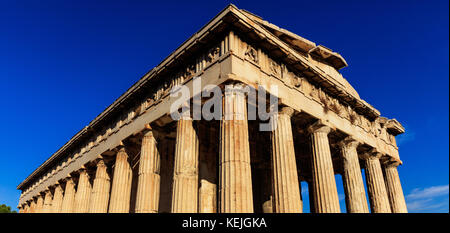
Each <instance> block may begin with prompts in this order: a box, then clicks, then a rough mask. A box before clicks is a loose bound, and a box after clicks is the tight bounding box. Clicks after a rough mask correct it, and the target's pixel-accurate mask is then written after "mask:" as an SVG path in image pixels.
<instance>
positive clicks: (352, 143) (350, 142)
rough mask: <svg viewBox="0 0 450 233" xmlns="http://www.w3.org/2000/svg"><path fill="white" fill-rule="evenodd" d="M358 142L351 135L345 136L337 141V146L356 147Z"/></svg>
mask: <svg viewBox="0 0 450 233" xmlns="http://www.w3.org/2000/svg"><path fill="white" fill-rule="evenodd" d="M359 144H360V142H359V141H358V140H356V139H355V138H354V137H352V136H347V137H346V138H344V139H342V140H341V141H340V142H338V143H337V145H338V146H339V147H341V148H342V147H347V148H355V149H356V147H358V145H359Z"/></svg>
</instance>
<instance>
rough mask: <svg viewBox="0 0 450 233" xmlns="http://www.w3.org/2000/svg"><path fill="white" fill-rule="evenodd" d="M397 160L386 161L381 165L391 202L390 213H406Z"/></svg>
mask: <svg viewBox="0 0 450 233" xmlns="http://www.w3.org/2000/svg"><path fill="white" fill-rule="evenodd" d="M398 165H399V162H388V163H385V164H384V166H383V173H384V179H385V182H386V189H387V193H388V197H389V202H390V204H391V210H392V213H408V209H407V208H406V202H405V196H404V195H403V189H402V184H401V183H400V177H399V175H398V170H397V167H398Z"/></svg>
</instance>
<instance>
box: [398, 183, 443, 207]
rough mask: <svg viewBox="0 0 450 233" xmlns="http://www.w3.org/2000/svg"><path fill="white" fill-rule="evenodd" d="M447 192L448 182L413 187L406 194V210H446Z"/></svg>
mask: <svg viewBox="0 0 450 233" xmlns="http://www.w3.org/2000/svg"><path fill="white" fill-rule="evenodd" d="M448 194H449V186H448V184H447V185H439V186H431V187H427V188H416V189H413V190H412V191H411V193H409V194H408V195H407V196H406V205H407V207H408V211H409V212H416V213H438V212H448V211H449V202H448V200H449V198H448Z"/></svg>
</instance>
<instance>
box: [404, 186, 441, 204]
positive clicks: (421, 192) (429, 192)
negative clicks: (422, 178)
mask: <svg viewBox="0 0 450 233" xmlns="http://www.w3.org/2000/svg"><path fill="white" fill-rule="evenodd" d="M442 195H448V184H447V185H440V186H431V187H428V188H424V189H420V188H416V189H413V190H412V191H411V193H410V194H408V196H406V198H407V199H408V200H415V199H424V198H431V197H438V196H442Z"/></svg>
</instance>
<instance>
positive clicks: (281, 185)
mask: <svg viewBox="0 0 450 233" xmlns="http://www.w3.org/2000/svg"><path fill="white" fill-rule="evenodd" d="M293 113H294V110H293V109H292V108H289V107H283V108H282V109H281V111H279V112H278V114H276V115H275V120H276V127H275V129H274V131H273V132H272V172H273V174H272V179H273V196H274V200H273V209H274V212H275V213H301V212H302V203H301V202H302V201H301V198H300V189H299V182H298V175H297V164H296V161H295V151H294V140H293V137H292V126H291V116H292V114H293Z"/></svg>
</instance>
